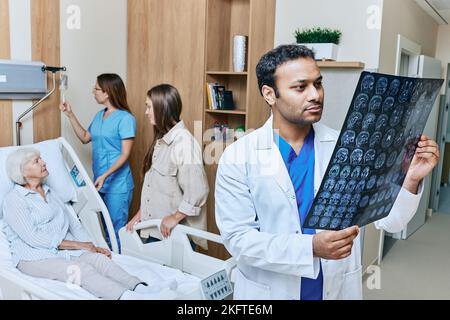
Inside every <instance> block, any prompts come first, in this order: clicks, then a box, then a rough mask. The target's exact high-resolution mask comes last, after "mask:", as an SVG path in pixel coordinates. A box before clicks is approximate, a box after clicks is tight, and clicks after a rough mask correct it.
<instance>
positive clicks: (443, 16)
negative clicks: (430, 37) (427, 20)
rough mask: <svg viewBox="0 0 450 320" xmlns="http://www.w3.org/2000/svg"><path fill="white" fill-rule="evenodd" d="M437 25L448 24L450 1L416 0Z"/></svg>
mask: <svg viewBox="0 0 450 320" xmlns="http://www.w3.org/2000/svg"><path fill="white" fill-rule="evenodd" d="M416 2H417V3H418V4H419V6H420V7H422V9H424V10H425V11H426V12H427V13H428V14H429V15H430V16H432V17H433V19H434V20H436V22H437V23H439V24H449V23H450V0H416Z"/></svg>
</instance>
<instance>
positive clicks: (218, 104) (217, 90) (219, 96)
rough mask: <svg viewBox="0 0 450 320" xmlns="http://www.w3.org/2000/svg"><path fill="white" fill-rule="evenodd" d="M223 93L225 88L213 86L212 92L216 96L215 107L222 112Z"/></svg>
mask: <svg viewBox="0 0 450 320" xmlns="http://www.w3.org/2000/svg"><path fill="white" fill-rule="evenodd" d="M224 91H225V86H221V85H218V86H214V92H215V95H216V107H217V109H219V110H224V94H223V93H224Z"/></svg>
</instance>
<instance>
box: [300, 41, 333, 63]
mask: <svg viewBox="0 0 450 320" xmlns="http://www.w3.org/2000/svg"><path fill="white" fill-rule="evenodd" d="M299 44H300V45H302V46H305V47H307V48H309V49H311V50H313V51H314V53H315V54H316V60H337V53H338V48H339V47H338V46H337V45H335V44H334V43H299Z"/></svg>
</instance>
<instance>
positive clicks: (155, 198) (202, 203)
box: [141, 121, 209, 249]
mask: <svg viewBox="0 0 450 320" xmlns="http://www.w3.org/2000/svg"><path fill="white" fill-rule="evenodd" d="M208 193H209V187H208V180H207V178H206V174H205V170H204V167H203V160H202V151H201V148H200V146H199V144H198V142H197V141H196V140H195V139H194V137H193V136H192V134H191V133H190V132H189V131H188V130H187V129H186V127H185V126H184V123H183V121H180V122H179V123H178V124H176V125H175V126H174V127H173V128H172V129H171V130H170V131H169V132H168V133H167V134H166V135H165V136H164V137H163V138H162V139H159V140H158V141H157V143H156V145H155V150H154V153H153V159H152V166H151V168H150V170H149V171H147V173H146V174H145V179H144V185H143V188H142V194H141V219H142V221H145V220H148V219H162V218H163V217H165V216H168V215H171V214H173V213H175V212H176V211H177V210H178V211H180V212H181V213H184V214H185V215H187V217H186V218H185V219H183V220H182V221H181V223H182V224H185V225H187V226H190V227H194V228H197V229H201V230H206V200H207V198H208ZM141 236H142V237H144V238H147V237H149V236H152V237H155V238H161V234H160V233H159V231H157V230H155V229H145V230H142V231H141ZM193 241H194V242H195V243H196V244H198V245H200V246H202V247H204V248H205V249H206V248H207V246H206V241H205V240H203V241H200V240H199V239H196V238H193Z"/></svg>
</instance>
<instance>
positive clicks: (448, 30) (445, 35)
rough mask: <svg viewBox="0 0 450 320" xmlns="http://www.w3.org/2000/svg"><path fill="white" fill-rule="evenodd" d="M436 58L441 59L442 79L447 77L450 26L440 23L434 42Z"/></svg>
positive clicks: (443, 88) (449, 57)
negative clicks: (435, 41) (435, 42)
mask: <svg viewBox="0 0 450 320" xmlns="http://www.w3.org/2000/svg"><path fill="white" fill-rule="evenodd" d="M436 59H439V60H441V61H442V73H441V76H442V79H446V78H447V66H448V64H449V63H450V26H448V25H440V26H439V28H438V37H437V44H436ZM445 87H446V86H445V85H443V86H442V91H441V94H444V93H445Z"/></svg>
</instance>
